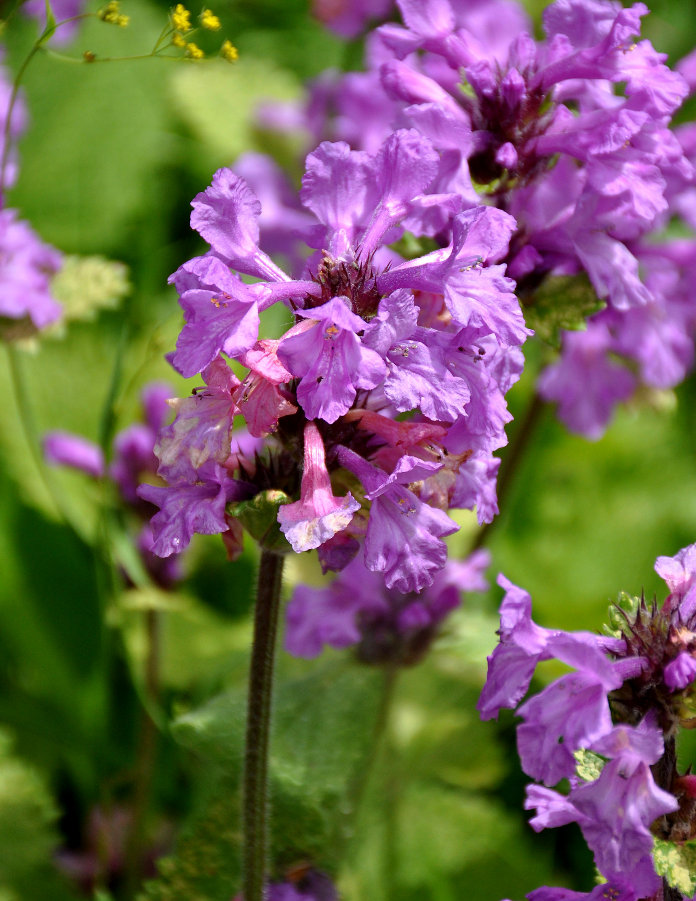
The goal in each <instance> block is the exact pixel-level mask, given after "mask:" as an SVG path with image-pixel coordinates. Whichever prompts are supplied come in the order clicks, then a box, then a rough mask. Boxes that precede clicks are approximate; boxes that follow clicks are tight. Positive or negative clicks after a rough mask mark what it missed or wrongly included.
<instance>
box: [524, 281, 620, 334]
mask: <svg viewBox="0 0 696 901" xmlns="http://www.w3.org/2000/svg"><path fill="white" fill-rule="evenodd" d="M523 306H524V318H525V320H526V323H527V325H528V326H529V328H533V329H534V332H535V333H536V335H537V337H539V338H541V339H542V340H543V341H547V342H548V343H549V344H551V345H553V346H554V347H560V344H561V330H562V329H567V330H568V331H579V330H582V329H584V328H585V327H586V321H587V318H588V316H591V315H592V313H597V312H599V310H601V309H603V307H604V306H605V304H604V301H602V300H600V299H599V298H598V297H597V294H596V292H595V290H594V288H593V287H592V285H591V284H590V281H589V279H588V278H587V277H586V276H584V275H573V276H562V277H555V278H550V279H549V280H548V281H546V282H544V284H542V285H541V287H539V288H538V289H537V290H536V291H535V292H534V294H533V295H532V296H531V298H528V299H527V300H526V302H525V301H523Z"/></svg>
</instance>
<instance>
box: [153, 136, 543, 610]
mask: <svg viewBox="0 0 696 901" xmlns="http://www.w3.org/2000/svg"><path fill="white" fill-rule="evenodd" d="M442 165H443V163H442V159H441V157H440V155H439V154H438V153H437V152H436V151H435V150H434V148H433V146H432V144H431V142H430V141H429V140H428V139H427V138H424V137H423V136H421V135H419V134H418V133H417V132H416V131H414V130H399V131H397V132H395V133H394V134H392V135H390V136H389V137H388V138H387V139H386V140H385V141H384V143H383V144H382V145H381V146H380V147H379V149H377V150H376V151H374V152H369V153H368V152H365V151H352V150H350V148H349V147H348V146H347V145H346V144H342V143H336V144H331V143H328V142H324V143H323V144H321V145H320V146H319V147H318V148H317V149H316V150H315V151H314V152H313V153H312V154H310V155H309V157H308V158H307V170H306V173H305V177H304V179H303V186H302V191H301V195H300V196H301V200H302V203H303V205H304V207H305V208H306V209H307V210H308V211H309V212H308V213H307V214H306V217H307V218H309V217H310V214H313V215H314V217H315V221H314V224H312V225H311V226H309V225H308V222H307V219H304V220H303V223H302V225H303V232H304V235H305V237H306V239H307V241H308V243H309V244H310V246H311V247H314V248H317V249H318V248H322V250H321V252H320V253H319V252H317V253H315V254H314V255H313V256H312V257H310V258H309V260H308V261H307V265H306V270H305V272H304V273H303V278H301V279H290V278H289V277H288V276H287V275H285V274H284V273H283V272H282V270H280V269H279V268H278V267H277V266H276V265H275V263H273V262H272V261H271V260H270V258H269V257H268V256H267V254H266V253H265V251H263V250H261V248H260V247H259V245H258V240H259V224H260V223H262V222H263V214H262V210H261V207H260V204H259V202H258V200H257V198H256V197H255V195H254V194H253V193H252V191H251V189H250V188H249V186H248V185H247V184H246V182H245V181H244V180H243V179H242V178H240V177H239V176H238V175H236V174H234V173H232V172H231V171H229V170H220V172H218V173H217V174H216V176H215V178H214V179H213V184H212V185H211V187H210V188H208V189H207V190H206V191H204V192H202V193H201V194H199V195H198V196H197V197H196V198H195V199H194V201H193V207H194V211H193V214H192V217H191V222H192V225H193V227H194V228H196V229H197V230H198V231H199V232H200V234H201V235H202V236H203V237H204V238H205V239H206V240H207V241H209V243H210V245H211V251H210V252H209V253H208V254H207V255H205V256H203V257H198V258H196V259H194V260H192V261H189V262H188V263H186V264H184V265H183V266H182V267H180V269H179V270H178V271H177V272H176V273H175V274H174V276H173V277H172V278H173V281H174V283H175V285H176V287H177V289H178V290H179V293H180V296H181V305H182V307H183V309H184V315H185V320H186V322H185V325H184V329H183V331H182V333H181V336H180V338H179V342H178V345H177V350H176V352H175V353H174V354H173V355H172V356H171V361H172V362H173V363H174V365H175V366H176V367H177V368H178V369H179V370H180V371H181V372H182V373H184V374H185V375H191V374H193V373H194V371H200V372H201V373H202V375H203V377H204V380H205V381H206V384H207V387H206V388H204V389H196V391H195V393H194V396H193V397H191V398H188V399H187V400H185V401H181V402H178V403H177V405H176V406H177V417H176V419H175V421H174V423H173V424H172V425H171V426H169V427H167V429H165V430H164V431H163V432H162V435H161V437H160V439H159V442H158V445H157V455H158V457H159V461H160V466H159V470H158V471H159V475H160V476H162V477H163V478H165V479H166V480H167V481H168V483H169V485H170V486H171V489H172V490H173V491H176V492H177V494H178V495H180V496H181V497H183V496H184V495H183V494H181V492H184V491H185V489H186V486H188V487H189V488H191V489H195V491H194V492H193V494H191V495H190V497H191V498H194V497H196V496H200V497H203V496H204V493H203V492H202V491H201V485H202V484H207V483H208V481H209V475H206V476H205V477H200V476H199V471H200V470H201V469H203V468H205V467H208V466H209V464H211V463H215V464H216V465H218V466H221V467H223V468H224V469H225V470H226V472H227V474H228V476H229V477H230V478H231V479H233V480H236V481H237V482H238V483H239V484H240V485H243V486H244V492H243V493H245V494H246V495H247V496H249V497H251V496H253V495H254V494H256V493H258V492H260V491H265V490H268V489H274V488H275V489H278V490H280V491H282V492H284V493H285V494H287V495H290V496H291V497H298V495H299V500H297V501H294V502H293V503H290V504H286V505H284V507H282V508H281V510H280V511H279V522H280V523H281V526H282V529H283V531H284V532H285V534H286V535H287V537H288V538H289V540H290V542H291V544H292V546H293V547H294V548H295V549H296V550H298V551H299V550H304V549H309V548H312V547H319V548H320V557H321V560H322V565H323V566H324V567H325V568H340V567H341V566H345V565H346V564H347V563H348V562H349V560H350V559H351V558H352V557H353V556H354V554H355V552H356V546H357V542H358V541H360V540H361V539H362V541H363V545H364V560H365V562H366V565H367V566H368V568H369V569H370V570H372V571H378V572H382V573H383V574H384V578H385V580H386V584H387V587H388V588H392V587H393V588H397V589H399V590H401V591H404V592H405V591H417V590H420V589H422V588H424V587H425V586H427V585H429V584H430V583H431V582H432V579H433V577H434V575H435V573H436V572H437V570H438V569H439V568H441V567H442V566H443V565H444V562H445V559H446V554H447V551H446V545H445V543H444V542H443V541H442V538H443V536H445V535H448V534H450V533H451V532H453V531H454V530H455V529H456V525H455V524H454V522H453V521H452V520H451V519H449V517H448V516H447V515H446V513H445V510H447V509H448V508H449V507H450V506H452V504H453V501H454V499H455V498H456V499H457V500H458V501H460V502H463V503H465V504H466V505H467V506H474V505H478V506H479V516H480V517H482V518H483V519H485V520H486V521H488V520H490V519H491V518H492V516H493V515H494V514H495V512H496V511H497V506H496V502H495V475H496V472H497V462H496V461H495V460H493V459H492V458H491V453H492V452H493V450H495V449H496V448H498V447H500V446H502V444H504V443H505V436H504V425H505V423H506V422H507V421H508V420H509V418H510V417H509V414H508V413H507V408H506V405H505V401H504V394H505V392H506V391H507V390H508V389H509V388H510V386H511V385H512V384H513V382H514V381H515V380H516V378H517V377H518V375H519V372H520V371H521V354H520V353H519V351H518V345H519V344H520V343H521V342H522V341H524V340H525V338H526V337H527V335H528V334H529V330H528V329H526V327H525V326H524V323H523V320H522V314H521V311H520V308H519V305H518V304H517V301H516V299H515V297H514V295H513V294H512V293H511V290H510V289H511V287H512V283H511V282H510V281H509V280H508V279H507V278H506V277H505V275H504V266H503V265H502V264H501V263H499V262H498V261H499V260H500V259H501V258H502V257H504V256H505V254H506V249H507V243H508V240H509V237H510V235H511V234H512V231H513V228H514V221H513V220H512V218H511V217H510V216H509V215H507V214H506V213H503V212H500V211H497V210H493V209H488V208H484V207H481V208H480V209H478V210H476V211H473V212H465V213H458V210H459V209H460V208H461V202H460V200H459V198H458V197H457V195H455V194H454V193H452V192H450V193H448V194H444V195H443V194H439V193H438V194H436V195H430V194H428V193H427V192H428V191H429V190H431V189H432V186H433V185H437V183H438V180H439V179H440V178H441V177H442V171H443V170H442V169H441V167H442ZM287 206H288V204H287V203H285V207H287ZM291 207H292V204H290V208H291ZM272 209H273V208H272ZM275 209H276V211H277V209H278V207H275ZM438 209H439V213H438V215H440V216H441V217H443V216H444V219H442V222H444V221H446V219H447V218H448V216H450V215H452V214H453V213H457V215H456V216H455V218H454V220H453V225H452V240H451V241H450V242H449V245H448V246H447V247H446V248H444V249H443V250H441V251H433V252H432V253H430V254H427V255H426V256H423V257H420V258H416V259H413V260H408V261H405V260H403V259H402V258H401V257H399V255H398V254H396V253H395V251H394V250H393V249H391V248H389V247H386V246H385V245H386V244H388V243H391V242H393V241H395V240H397V239H398V238H399V237H400V236H401V235H402V234H403V229H404V228H410V229H416V230H417V229H419V228H422V229H425V230H427V229H429V228H431V227H433V223H434V222H435V220H434V218H433V215H434V212H433V211H435V210H438ZM303 215H305V214H303ZM305 226H306V227H305ZM231 270H236V272H235V271H231ZM474 270H475V271H474ZM237 273H245V274H247V275H252V276H255V277H256V278H257V279H258V281H256V282H254V283H253V284H251V285H247V284H246V283H245V282H242V280H241V279H240V278H239V275H238V274H237ZM483 287H485V290H483V289H482V288H483ZM276 303H282V304H284V305H285V306H286V308H288V309H289V310H290V311H291V312H292V314H293V316H294V324H293V325H292V326H291V327H290V328H289V329H288V330H287V331H286V333H285V334H284V335H283V336H282V337H280V339H278V340H277V341H257V336H258V322H259V313H261V312H262V311H264V310H266V309H268V308H270V307H271V306H273V305H274V304H276ZM457 317H459V318H457ZM462 320H463V321H462ZM223 354H224V355H226V356H228V357H231V358H232V359H233V360H235V361H236V362H237V363H239V364H240V365H241V366H243V367H246V368H247V369H248V371H249V372H248V375H246V376H242V381H241V383H239V382H238V381H237V380H236V376H232V374H231V372H230V371H229V368H228V366H227V363H226V362H225V361H224V359H223V357H222V355H223ZM460 356H461V357H462V359H458V358H459V357H460ZM508 357H509V359H507V358H508ZM504 358H506V359H504ZM213 370H214V378H213V377H212V376H211V373H212V372H213ZM226 373H227V374H226ZM240 414H241V415H242V416H243V417H244V419H245V420H246V423H247V428H248V430H249V432H250V433H251V434H252V435H253V436H256V437H259V438H264V439H265V443H264V446H263V448H260V447H259V448H257V450H258V451H259V452H258V453H257V454H256V455H255V456H254V457H253V458H252V457H250V456H249V455H246V454H241V455H240V454H237V453H236V452H234V450H233V446H234V440H235V437H234V436H235V423H234V420H235V417H239V415H240ZM397 417H398V418H399V419H403V420H404V421H403V422H399V423H397V422H396V419H397ZM312 423H313V425H311V428H310V427H309V425H308V424H312ZM303 440H304V444H305V455H304V457H305V461H304V462H305V465H304V470H303V468H302V466H301V465H300V459H301V457H302V454H301V451H300V448H301V442H302V441H303ZM320 444H321V445H322V450H321V455H320V456H321V460H320V459H319V455H318V450H317V452H316V454H315V450H314V449H313V448H315V446H316V448H318V447H319V445H320ZM344 452H345V453H344ZM345 454H348V456H345ZM351 454H352V456H351ZM474 457H475V458H476V463H475V464H474V463H473V462H472V463H471V464H470V465H469V466H468V469H467V473H466V477H465V478H463V479H462V480H460V481H459V482H458V470H459V468H460V466H462V465H464V464H466V463H467V461H469V460H470V459H471V460H473V458H474ZM356 467H357V469H356ZM345 469H348V470H349V473H346V472H345ZM341 470H344V471H343V472H341ZM358 470H359V471H358ZM350 472H352V473H353V475H356V474H357V475H358V477H359V478H360V479H362V480H363V482H364V484H365V486H366V488H367V493H366V497H365V499H366V502H367V503H369V507H370V509H369V515H368V516H365V515H363V516H361V517H358V518H357V519H356V522H353V513H356V512H357V510H358V506H357V505H358V501H357V500H354V499H353V498H352V496H351V495H349V494H347V495H344V499H343V500H339V499H336V498H335V497H334V496H333V492H332V491H331V489H330V484H331V480H332V479H333V478H334V474H335V475H336V480H337V483H338V481H341V482H345V480H346V479H351V478H352V476H351V475H350ZM368 483H369V487H368ZM207 490H208V491H210V492H212V491H213V488H212V487H209V488H208V489H207ZM143 496H144V495H143ZM205 496H206V497H207V495H205ZM158 502H161V505H162V507H163V509H164V508H167V509H169V508H168V507H167V504H166V502H165V496H164V494H162V495H158ZM181 503H183V501H182V502H181ZM191 503H192V504H193V503H194V502H193V500H192V501H191ZM186 504H188V502H186ZM366 505H367V504H366ZM175 506H176V505H175ZM173 509H174V508H172V510H173ZM186 509H187V510H188V509H189V508H188V506H186ZM204 520H205V517H203V518H202V520H201V522H203V521H204ZM365 520H367V528H365V527H364V524H365ZM165 521H166V522H167V523H168V525H167V526H166V528H167V529H169V528H170V527H171V528H174V524H175V523H176V524H177V526H178V527H181V528H185V534H183V535H182V539H183V541H184V543H186V542H188V540H189V538H190V535H189V532H190V529H189V526H190V524H191V523H192V522H193V521H194V517H193V507H191V510H190V513H187V515H186V516H185V517H181V516H178V517H177V516H174V515H171V516H170V515H169V513H167V515H166V516H163V517H162V516H161V518H160V520H158V523H159V525H158V526H157V534H158V535H159V534H160V530H161V529H163V528H165V526H164V523H165ZM217 525H218V526H219V525H220V521H219V520H218V523H217ZM168 534H169V533H168ZM171 535H172V536H173V532H172V533H171ZM157 546H158V547H160V546H161V547H164V546H165V545H164V544H157ZM166 547H167V548H169V547H170V544H169V543H166ZM419 616H420V617H422V613H421V612H419V608H418V607H417V606H415V607H414V608H413V609H412V610H410V611H408V613H404V617H406V620H405V621H410V622H413V623H415V622H416V620H417V619H418V617H419Z"/></svg>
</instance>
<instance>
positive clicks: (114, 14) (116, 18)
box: [97, 0, 130, 28]
mask: <svg viewBox="0 0 696 901" xmlns="http://www.w3.org/2000/svg"><path fill="white" fill-rule="evenodd" d="M97 16H98V17H99V18H100V19H101V20H102V22H108V24H109V25H118V26H119V27H120V28H125V27H126V25H128V23H129V22H130V16H124V15H123V13H122V12H121V4H120V3H119V2H118V0H109V2H108V3H107V4H106V6H102V8H101V9H100V10H99V12H98V13H97Z"/></svg>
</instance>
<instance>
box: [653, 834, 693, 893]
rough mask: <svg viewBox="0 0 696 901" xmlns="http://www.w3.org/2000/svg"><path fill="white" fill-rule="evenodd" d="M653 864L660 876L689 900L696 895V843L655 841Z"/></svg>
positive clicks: (657, 839) (658, 839)
mask: <svg viewBox="0 0 696 901" xmlns="http://www.w3.org/2000/svg"><path fill="white" fill-rule="evenodd" d="M652 856H653V863H654V865H655V871H656V872H657V874H658V876H662V878H663V879H665V880H666V882H667V884H668V885H670V886H672V888H675V889H677V891H679V892H681V893H682V895H684V896H685V897H687V898H691V897H692V896H693V895H694V894H695V893H696V842H683V843H682V842H680V843H679V844H678V845H677V844H675V843H674V842H667V841H663V840H662V839H660V838H656V839H655V845H654V847H653V853H652Z"/></svg>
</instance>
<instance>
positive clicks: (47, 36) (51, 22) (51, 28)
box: [36, 0, 57, 47]
mask: <svg viewBox="0 0 696 901" xmlns="http://www.w3.org/2000/svg"><path fill="white" fill-rule="evenodd" d="M56 24H57V23H56V17H55V16H54V15H53V10H52V9H51V4H50V2H49V0H46V27H45V28H44V30H43V31H42V32H41V34H40V35H39V37H38V39H37V41H36V46H37V47H42V46H43V45H44V44H45V43H46V42H47V41H50V40H51V38H52V37H53V35H54V33H55V30H56Z"/></svg>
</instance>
